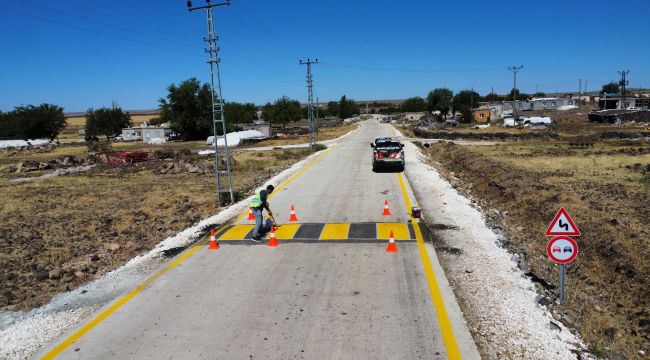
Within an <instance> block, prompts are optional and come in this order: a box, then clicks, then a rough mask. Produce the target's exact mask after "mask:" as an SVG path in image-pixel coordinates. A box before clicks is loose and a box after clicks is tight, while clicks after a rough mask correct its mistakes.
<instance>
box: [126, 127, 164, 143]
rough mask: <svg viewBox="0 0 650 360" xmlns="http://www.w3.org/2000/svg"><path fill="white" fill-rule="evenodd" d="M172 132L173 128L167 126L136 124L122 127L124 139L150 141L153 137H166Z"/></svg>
mask: <svg viewBox="0 0 650 360" xmlns="http://www.w3.org/2000/svg"><path fill="white" fill-rule="evenodd" d="M171 134H172V129H171V127H169V126H168V125H166V126H147V124H143V125H142V126H134V127H129V128H125V129H122V139H123V140H142V141H144V142H149V141H150V140H151V139H165V138H167V136H169V135H171Z"/></svg>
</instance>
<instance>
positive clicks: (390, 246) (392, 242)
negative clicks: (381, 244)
mask: <svg viewBox="0 0 650 360" xmlns="http://www.w3.org/2000/svg"><path fill="white" fill-rule="evenodd" d="M386 252H397V245H395V236H394V235H393V231H392V230H391V231H390V239H389V240H388V247H387V248H386Z"/></svg>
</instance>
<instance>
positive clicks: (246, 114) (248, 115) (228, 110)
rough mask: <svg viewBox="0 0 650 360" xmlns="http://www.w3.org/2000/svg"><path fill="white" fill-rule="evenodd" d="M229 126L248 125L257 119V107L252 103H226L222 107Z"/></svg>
mask: <svg viewBox="0 0 650 360" xmlns="http://www.w3.org/2000/svg"><path fill="white" fill-rule="evenodd" d="M224 109H225V115H226V119H227V120H228V123H229V124H233V125H235V124H250V123H252V122H253V121H255V118H256V117H257V106H255V104H253V103H246V104H242V103H238V102H226V104H225V105H224Z"/></svg>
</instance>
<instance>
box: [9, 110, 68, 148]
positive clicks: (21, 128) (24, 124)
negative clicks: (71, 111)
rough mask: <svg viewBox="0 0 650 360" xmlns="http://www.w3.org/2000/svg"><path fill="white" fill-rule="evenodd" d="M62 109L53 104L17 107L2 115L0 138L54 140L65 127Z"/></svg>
mask: <svg viewBox="0 0 650 360" xmlns="http://www.w3.org/2000/svg"><path fill="white" fill-rule="evenodd" d="M66 124H67V123H66V119H65V115H64V114H63V108H62V107H60V106H57V105H53V104H41V105H39V106H34V105H27V106H17V107H15V108H14V110H12V111H10V112H8V113H6V114H3V115H2V120H1V121H0V127H1V129H0V138H5V139H25V140H27V139H42V138H48V139H50V140H54V139H55V138H56V137H57V136H58V135H59V133H60V132H61V130H63V128H65V126H66Z"/></svg>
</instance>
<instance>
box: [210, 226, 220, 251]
mask: <svg viewBox="0 0 650 360" xmlns="http://www.w3.org/2000/svg"><path fill="white" fill-rule="evenodd" d="M218 248H219V243H218V242H217V237H216V236H214V229H210V246H208V250H217V249H218Z"/></svg>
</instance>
